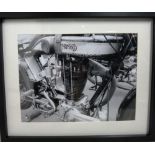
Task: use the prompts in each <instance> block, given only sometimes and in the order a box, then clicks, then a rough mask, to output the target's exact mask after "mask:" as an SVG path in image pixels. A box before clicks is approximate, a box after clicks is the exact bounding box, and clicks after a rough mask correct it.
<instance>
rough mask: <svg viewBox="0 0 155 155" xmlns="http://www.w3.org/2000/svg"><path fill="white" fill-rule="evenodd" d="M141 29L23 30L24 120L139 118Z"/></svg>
mask: <svg viewBox="0 0 155 155" xmlns="http://www.w3.org/2000/svg"><path fill="white" fill-rule="evenodd" d="M137 39H138V34H137V33H96V34H95V33H89V34H88V33H87V34H18V45H17V46H18V64H19V66H18V67H19V90H20V109H21V121H22V122H94V121H129V120H131V121H133V120H135V116H136V81H137V78H136V75H137Z"/></svg>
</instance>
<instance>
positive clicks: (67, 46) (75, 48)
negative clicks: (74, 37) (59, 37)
mask: <svg viewBox="0 0 155 155" xmlns="http://www.w3.org/2000/svg"><path fill="white" fill-rule="evenodd" d="M61 46H62V47H63V48H64V49H66V50H67V49H68V50H72V51H74V52H75V51H77V46H76V44H61Z"/></svg>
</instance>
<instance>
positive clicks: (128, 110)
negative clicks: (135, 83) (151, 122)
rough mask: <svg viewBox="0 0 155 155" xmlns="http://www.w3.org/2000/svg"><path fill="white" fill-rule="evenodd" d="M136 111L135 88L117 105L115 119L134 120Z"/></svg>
mask: <svg viewBox="0 0 155 155" xmlns="http://www.w3.org/2000/svg"><path fill="white" fill-rule="evenodd" d="M135 111H136V89H132V90H131V91H129V93H128V94H127V96H126V97H125V99H124V100H123V102H122V104H121V105H120V107H119V110H118V114H117V118H116V120H117V121H123V120H135Z"/></svg>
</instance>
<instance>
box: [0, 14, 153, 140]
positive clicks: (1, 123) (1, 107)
mask: <svg viewBox="0 0 155 155" xmlns="http://www.w3.org/2000/svg"><path fill="white" fill-rule="evenodd" d="M40 18H42V19H44V18H54V19H56V18H90V19H91V18H132V19H137V18H147V19H151V20H152V21H153V25H152V28H153V30H152V33H153V39H152V41H153V42H155V13H147V12H139V13H138V12H132V13H131V12H130V13H129V12H124V13H123V12H112V13H109V12H106V13H99V12H98V13H95V12H93V13H90V12H85V13H76V12H74V13H71V12H69V13H66V12H65V13H63V12H61V13H48V12H46V13H41V12H40V13H38V12H36V13H30V12H29V13H24V12H23V13H12V12H9V13H6V12H5V13H4V12H3V13H0V51H1V52H0V70H1V72H0V79H1V80H0V88H1V89H0V98H1V104H0V130H1V139H2V141H5V142H8V141H10V142H13V141H25V142H26V141H36V142H38V141H49V142H50V141H64V142H65V141H70V142H74V141H79V142H81V141H82V142H84V141H85V142H86V141H88V142H90V141H108V142H109V141H113V142H116V141H117V142H118V141H125V142H127V141H130V142H131V141H135V142H142V141H155V123H154V122H155V104H154V103H155V95H154V92H155V62H154V60H155V52H154V50H155V44H152V51H153V52H152V60H151V61H152V66H151V67H152V68H151V71H152V73H151V94H150V96H151V97H150V120H149V122H148V123H149V132H148V134H147V135H138V136H136V135H125V136H124V135H123V136H119V135H118V136H108V135H107V136H103V135H99V136H96V135H92V136H8V128H7V114H6V104H5V103H6V101H5V84H4V81H5V79H4V61H3V52H4V51H3V36H2V33H3V30H2V23H3V20H4V19H40Z"/></svg>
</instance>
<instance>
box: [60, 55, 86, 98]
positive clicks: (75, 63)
mask: <svg viewBox="0 0 155 155" xmlns="http://www.w3.org/2000/svg"><path fill="white" fill-rule="evenodd" d="M63 61H64V63H63V65H64V75H63V77H64V85H65V89H66V98H67V99H69V100H74V101H77V100H79V99H80V98H81V96H82V92H83V90H84V87H85V84H86V82H87V73H88V66H89V61H88V59H87V58H79V57H71V56H66V57H65V58H64V59H63Z"/></svg>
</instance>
